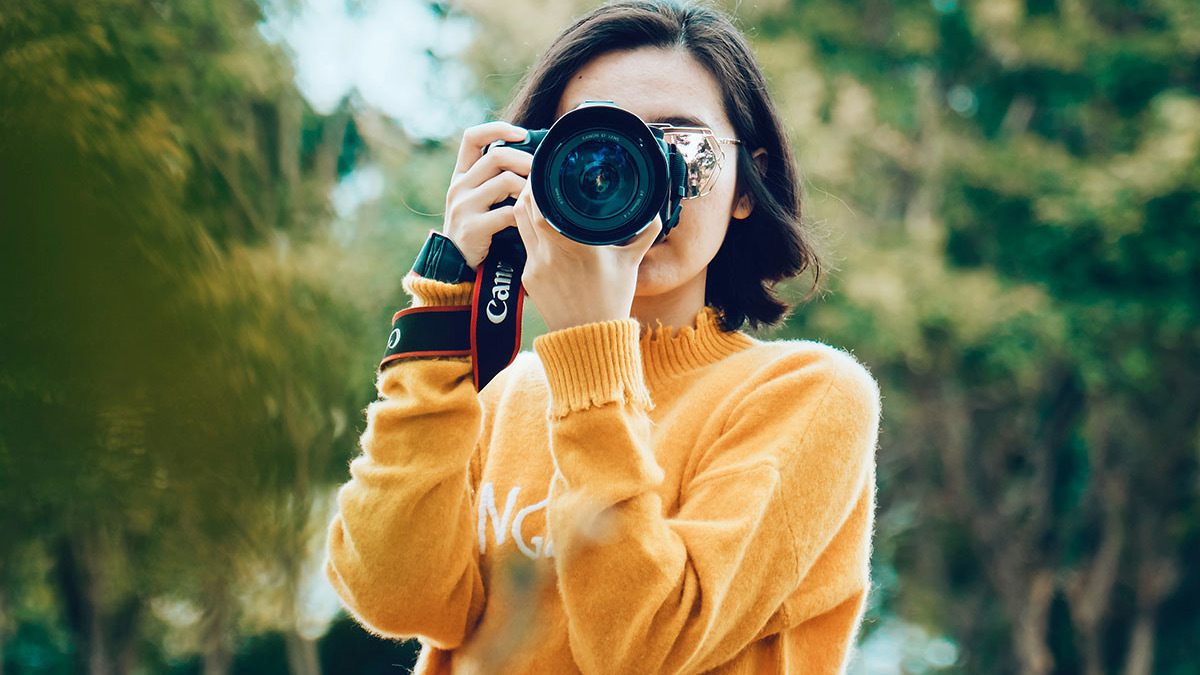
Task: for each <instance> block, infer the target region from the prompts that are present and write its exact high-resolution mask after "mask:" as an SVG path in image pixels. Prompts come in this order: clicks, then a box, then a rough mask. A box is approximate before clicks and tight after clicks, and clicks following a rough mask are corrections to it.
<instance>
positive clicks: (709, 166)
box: [663, 130, 721, 199]
mask: <svg viewBox="0 0 1200 675" xmlns="http://www.w3.org/2000/svg"><path fill="white" fill-rule="evenodd" d="M663 140H665V141H666V142H668V143H670V144H672V145H674V146H675V147H676V149H678V150H679V154H680V155H681V156H682V157H683V162H684V164H686V165H687V184H686V187H685V192H684V196H683V198H684V199H692V198H693V197H702V196H704V195H706V194H708V192H709V191H710V190H712V188H713V185H714V184H715V183H716V182H717V176H718V175H719V174H720V171H721V155H720V151H719V150H718V148H717V143H716V139H715V138H713V137H712V135H711V134H707V133H704V132H703V131H682V130H678V131H677V130H671V131H668V132H667V133H665V134H664V135H663Z"/></svg>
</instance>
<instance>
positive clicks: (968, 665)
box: [747, 0, 1200, 675]
mask: <svg viewBox="0 0 1200 675" xmlns="http://www.w3.org/2000/svg"><path fill="white" fill-rule="evenodd" d="M747 21H748V22H749V23H751V24H752V25H754V26H757V31H756V34H757V40H756V42H757V44H758V46H759V50H760V57H761V58H762V60H763V61H764V63H765V65H766V67H767V69H768V71H769V74H770V75H771V76H772V82H773V84H774V88H775V91H776V92H777V93H778V95H779V96H780V99H781V106H782V108H783V110H784V113H785V114H786V116H787V118H788V120H789V123H790V124H791V125H792V127H793V130H794V132H795V134H796V139H797V141H798V145H799V149H800V157H801V158H802V160H803V163H804V165H805V167H806V169H807V175H808V183H809V185H808V195H809V201H808V204H809V219H810V221H812V222H814V223H817V224H819V225H820V226H821V227H823V228H824V229H827V230H829V231H830V232H833V231H836V232H838V235H837V238H836V239H834V241H833V247H834V248H836V251H837V255H836V258H835V260H836V261H837V262H838V263H839V266H840V267H841V268H842V269H841V270H840V271H839V272H838V273H836V274H835V275H833V280H832V282H831V286H832V291H833V293H832V295H831V296H830V297H828V298H826V299H825V301H824V302H822V303H819V304H815V305H813V306H811V307H807V308H805V309H804V310H802V311H801V312H800V313H799V314H798V315H797V316H796V317H794V318H793V320H792V321H791V323H790V326H789V328H788V329H787V330H786V331H785V333H784V334H785V335H791V336H806V337H816V338H819V339H824V340H827V341H830V342H832V343H834V344H838V345H842V346H845V347H848V348H852V349H854V351H855V352H856V354H857V355H858V356H859V357H860V358H862V359H863V360H864V361H865V362H866V363H867V364H868V365H870V366H871V367H872V369H873V370H874V371H875V373H876V374H877V376H878V377H879V378H880V380H881V382H882V384H883V388H884V395H885V406H884V409H885V433H884V436H883V439H882V447H881V451H880V461H881V473H880V482H881V495H880V496H881V506H882V509H881V513H880V526H879V535H878V538H877V542H878V548H877V556H876V560H877V564H878V566H879V568H880V569H879V571H878V574H877V578H879V579H881V580H882V581H883V583H884V586H883V587H882V589H881V595H880V597H879V601H880V602H881V606H880V607H879V609H878V610H876V611H877V614H876V616H880V617H886V616H889V615H892V614H893V613H894V614H895V615H898V616H900V617H903V618H904V619H906V620H909V621H913V622H917V623H921V624H924V625H927V626H930V627H931V628H933V629H934V630H936V631H939V632H941V633H943V634H946V635H949V636H950V637H951V638H952V639H953V640H954V641H955V642H956V643H957V644H958V645H959V646H960V648H961V653H960V658H959V662H958V666H959V668H960V669H961V670H962V671H964V672H981V673H982V672H1011V671H1018V670H1019V671H1020V672H1025V673H1034V674H1039V673H1051V672H1056V673H1074V672H1081V673H1088V674H1089V675H1091V674H1093V673H1109V672H1118V671H1119V672H1123V673H1127V674H1129V675H1133V674H1135V673H1137V674H1141V673H1150V672H1185V671H1187V670H1188V669H1190V668H1194V667H1195V664H1196V663H1198V662H1200V653H1198V652H1197V651H1196V648H1195V644H1194V640H1192V641H1191V642H1189V641H1188V640H1189V638H1188V636H1189V635H1191V636H1194V635H1195V630H1196V625H1197V624H1196V621H1195V618H1194V614H1193V613H1188V614H1187V615H1183V614H1179V613H1178V612H1179V611H1180V610H1181V609H1182V608H1184V607H1188V606H1192V607H1194V606H1195V603H1196V601H1197V599H1198V598H1197V596H1196V590H1197V589H1196V587H1195V585H1194V584H1193V585H1190V586H1185V587H1180V586H1179V584H1180V581H1181V579H1182V576H1181V575H1182V569H1183V565H1184V564H1185V563H1184V561H1185V560H1186V559H1187V556H1188V555H1189V552H1192V553H1194V552H1195V550H1196V547H1197V542H1198V537H1197V535H1198V532H1197V523H1198V521H1197V516H1198V515H1200V514H1198V513H1197V506H1198V502H1197V486H1198V483H1197V481H1198V475H1197V446H1196V439H1197V431H1198V429H1197V420H1198V419H1200V395H1198V394H1197V391H1196V388H1195V386H1194V383H1195V382H1197V381H1200V330H1198V326H1200V307H1198V306H1197V295H1196V293H1195V289H1196V288H1197V287H1200V247H1198V246H1197V243H1196V242H1197V241H1200V239H1198V238H1197V227H1198V224H1200V86H1198V83H1200V14H1198V13H1197V10H1196V8H1195V7H1194V6H1193V5H1192V4H1187V3H1175V2H1142V3H1109V2H1102V1H1100V2H1032V1H1030V2H1022V1H1020V0H998V1H996V2H988V3H970V4H964V5H962V6H961V7H960V6H959V4H958V3H957V2H954V0H948V1H945V2H941V1H936V0H935V1H934V2H932V3H889V2H878V1H874V0H871V1H865V2H852V3H843V2H822V1H820V0H815V1H810V2H806V3H803V4H791V5H788V6H787V7H781V8H779V9H778V10H769V11H766V12H764V13H761V14H757V15H754V16H753V17H748V18H747ZM1188 383H1192V384H1191V385H1189V384H1188ZM1183 593H1186V594H1187V596H1186V597H1183V596H1182V595H1181V594H1183ZM1172 598H1174V600H1173V601H1172ZM1169 601H1170V602H1169ZM1171 607H1175V608H1178V609H1175V610H1174V613H1173V614H1172V615H1171V616H1169V618H1168V619H1167V620H1160V616H1161V615H1162V613H1163V612H1165V611H1168V608H1171ZM869 627H870V626H868V628H869ZM1171 668H1179V669H1180V670H1178V671H1172V670H1170V669H1171Z"/></svg>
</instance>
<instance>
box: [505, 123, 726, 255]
mask: <svg viewBox="0 0 1200 675" xmlns="http://www.w3.org/2000/svg"><path fill="white" fill-rule="evenodd" d="M722 142H730V143H736V142H737V141H735V140H733V139H718V138H716V137H715V136H714V135H713V133H712V131H711V130H709V129H705V128H702V127H676V126H672V125H667V124H647V123H645V122H643V121H642V119H641V118H639V117H638V116H637V115H635V114H633V113H632V112H629V111H628V110H625V109H623V108H620V107H618V106H617V105H615V104H613V103H611V102H607V101H587V102H585V103H583V104H582V105H580V106H579V107H578V108H575V109H574V110H572V111H570V112H568V113H566V114H565V115H563V116H562V117H560V118H558V120H557V121H556V122H555V123H554V124H553V125H552V126H551V127H550V128H549V129H534V130H530V131H529V135H528V136H527V137H526V139H525V140H524V141H522V142H520V143H508V142H504V141H498V142H496V143H493V144H492V145H491V146H489V147H497V146H506V147H511V148H516V149H518V150H522V151H524V152H528V153H531V154H532V155H533V167H532V169H531V170H530V173H529V180H530V181H531V184H532V185H531V188H532V190H533V196H534V199H535V200H537V204H538V207H539V208H541V211H542V215H543V216H545V218H546V221H547V222H549V223H550V225H551V226H552V227H554V229H555V230H557V231H559V232H561V233H562V234H563V235H565V236H566V237H569V238H570V239H574V240H575V241H578V242H580V243H583V244H591V245H593V246H605V245H609V244H620V243H622V242H625V241H628V240H629V239H631V238H633V237H634V236H636V235H637V234H638V233H640V232H642V231H643V230H644V229H646V228H647V227H648V226H649V225H650V223H651V222H652V221H653V220H654V216H655V215H658V216H659V217H660V218H661V219H662V224H663V230H662V235H661V236H666V234H667V233H668V232H670V230H671V228H673V227H674V226H675V224H676V223H677V222H678V220H679V210H680V206H681V204H682V201H683V200H684V199H689V198H691V197H698V196H701V195H702V194H705V193H706V192H707V191H708V189H711V187H712V183H713V182H715V178H716V174H717V172H718V171H719V169H720V164H721V152H720V148H719V147H718V146H719V144H720V143H722ZM505 203H512V202H511V201H509V202H505Z"/></svg>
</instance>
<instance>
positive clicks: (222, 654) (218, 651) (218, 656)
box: [204, 586, 233, 675]
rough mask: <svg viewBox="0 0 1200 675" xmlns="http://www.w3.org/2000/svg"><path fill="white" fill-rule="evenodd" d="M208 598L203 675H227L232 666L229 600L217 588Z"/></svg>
mask: <svg viewBox="0 0 1200 675" xmlns="http://www.w3.org/2000/svg"><path fill="white" fill-rule="evenodd" d="M209 597H211V598H212V605H211V606H210V607H209V611H208V614H207V616H206V617H205V625H204V675H228V673H229V671H230V667H231V666H232V665H233V649H232V647H231V645H230V644H229V631H228V630H227V628H228V626H229V623H230V614H231V609H230V599H229V594H228V593H227V592H226V590H225V587H224V586H221V587H219V588H218V589H217V590H216V591H215V592H213V593H212V594H211V595H210V596H209Z"/></svg>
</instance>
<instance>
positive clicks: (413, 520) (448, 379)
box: [326, 276, 484, 649]
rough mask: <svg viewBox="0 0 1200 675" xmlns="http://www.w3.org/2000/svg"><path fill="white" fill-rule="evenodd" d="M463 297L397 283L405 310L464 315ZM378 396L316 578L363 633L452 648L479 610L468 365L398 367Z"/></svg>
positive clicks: (424, 283)
mask: <svg viewBox="0 0 1200 675" xmlns="http://www.w3.org/2000/svg"><path fill="white" fill-rule="evenodd" d="M471 287H472V285H471V284H469V283H467V284H455V285H451V284H444V283H440V282H436V281H431V280H428V279H422V278H420V277H416V276H410V277H409V278H408V279H406V280H405V288H406V289H407V290H409V292H410V293H412V294H413V297H414V304H415V305H438V304H466V303H467V302H469V298H470V292H471ZM377 388H378V391H379V400H377V401H375V402H373V403H371V404H370V405H369V406H368V407H367V428H366V431H365V432H364V433H363V435H362V437H361V439H360V444H361V446H362V454H361V455H360V456H359V457H357V458H356V459H355V460H354V461H353V462H352V463H351V464H350V475H351V480H350V481H349V482H348V483H346V484H345V485H343V486H342V488H341V489H340V490H339V492H338V507H339V513H338V515H337V516H335V517H334V519H333V522H332V524H331V526H330V531H329V540H328V558H327V562H326V574H327V576H328V577H329V579H330V581H331V582H332V584H333V587H334V589H336V590H337V592H338V595H340V596H341V598H342V601H343V602H344V603H345V605H346V607H347V608H348V609H349V610H350V612H351V613H352V614H353V615H354V616H355V618H356V619H357V620H358V621H359V622H360V623H362V624H363V625H364V626H366V627H367V628H368V629H370V630H372V631H374V632H376V633H378V634H381V635H386V636H391V637H402V636H404V637H406V636H414V635H421V636H424V637H425V638H426V639H427V640H428V641H429V642H430V643H431V644H434V645H436V646H438V647H441V648H443V649H450V648H453V647H455V646H457V645H458V644H459V643H460V642H461V641H462V639H463V636H464V635H465V634H466V633H467V632H468V631H469V629H470V626H472V625H473V624H474V622H475V621H476V619H477V618H478V616H479V614H480V612H481V611H482V608H483V603H484V587H483V581H482V579H481V577H480V571H479V560H478V547H477V546H476V545H475V537H474V534H473V532H474V527H473V526H474V521H473V511H472V509H471V484H470V479H469V465H470V462H471V455H472V452H473V451H474V450H475V448H476V445H477V443H478V442H479V437H480V432H481V419H482V411H481V406H480V403H479V397H478V396H477V394H476V392H475V387H474V385H473V383H472V376H471V362H470V359H469V358H467V357H463V358H439V359H431V358H421V359H404V360H402V361H401V362H399V363H397V364H395V365H393V366H391V367H388V368H387V369H385V370H384V371H383V372H382V373H380V375H379V379H378V382H377Z"/></svg>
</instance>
